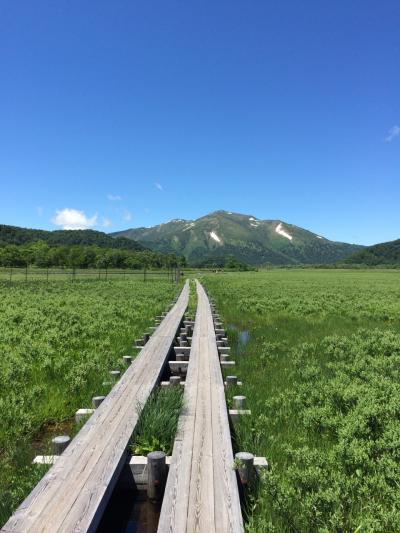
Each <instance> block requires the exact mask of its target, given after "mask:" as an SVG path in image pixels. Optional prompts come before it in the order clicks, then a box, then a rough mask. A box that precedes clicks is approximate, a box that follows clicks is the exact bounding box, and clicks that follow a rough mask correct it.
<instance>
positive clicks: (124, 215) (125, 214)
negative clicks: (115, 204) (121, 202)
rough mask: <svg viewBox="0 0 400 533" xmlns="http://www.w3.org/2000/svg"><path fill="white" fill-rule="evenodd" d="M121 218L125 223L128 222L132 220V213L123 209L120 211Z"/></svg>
mask: <svg viewBox="0 0 400 533" xmlns="http://www.w3.org/2000/svg"><path fill="white" fill-rule="evenodd" d="M122 218H123V219H124V220H125V221H126V222H129V221H130V220H132V213H131V212H130V211H128V210H127V209H124V210H123V211H122Z"/></svg>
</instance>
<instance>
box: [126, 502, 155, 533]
mask: <svg viewBox="0 0 400 533" xmlns="http://www.w3.org/2000/svg"><path fill="white" fill-rule="evenodd" d="M160 510H161V504H154V503H152V502H150V501H148V500H145V501H139V500H136V501H135V504H134V506H133V509H132V512H131V515H130V517H129V520H128V523H127V524H126V528H125V530H124V533H156V531H157V527H158V520H159V518H160Z"/></svg>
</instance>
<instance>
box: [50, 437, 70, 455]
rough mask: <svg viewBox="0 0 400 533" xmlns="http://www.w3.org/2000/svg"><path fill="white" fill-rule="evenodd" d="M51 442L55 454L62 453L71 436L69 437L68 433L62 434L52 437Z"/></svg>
mask: <svg viewBox="0 0 400 533" xmlns="http://www.w3.org/2000/svg"><path fill="white" fill-rule="evenodd" d="M51 442H52V444H53V449H54V455H61V454H62V452H63V451H64V450H65V448H66V447H67V446H68V444H69V443H70V442H71V437H68V435H60V436H58V437H54V439H51Z"/></svg>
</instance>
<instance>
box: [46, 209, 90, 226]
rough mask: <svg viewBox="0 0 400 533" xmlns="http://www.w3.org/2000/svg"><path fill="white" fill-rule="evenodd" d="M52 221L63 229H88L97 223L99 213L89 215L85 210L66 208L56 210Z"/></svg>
mask: <svg viewBox="0 0 400 533" xmlns="http://www.w3.org/2000/svg"><path fill="white" fill-rule="evenodd" d="M51 221H52V222H53V224H55V225H56V226H61V227H62V229H87V228H91V227H93V226H95V225H96V224H97V213H96V214H94V215H93V216H92V217H87V216H86V215H85V213H84V212H83V211H78V210H77V209H69V208H65V209H60V210H58V211H56V214H55V216H54V217H53V218H52V220H51Z"/></svg>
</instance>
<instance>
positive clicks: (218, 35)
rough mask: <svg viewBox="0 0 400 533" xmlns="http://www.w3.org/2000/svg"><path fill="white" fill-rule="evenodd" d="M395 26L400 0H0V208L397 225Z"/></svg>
mask: <svg viewBox="0 0 400 533" xmlns="http://www.w3.org/2000/svg"><path fill="white" fill-rule="evenodd" d="M399 28H400V2H399V0H381V1H377V0H336V1H334V2H332V1H331V2H328V1H325V0H307V1H301V0H291V1H285V0H279V1H278V0H274V1H272V0H270V1H268V0H257V1H251V0H249V1H241V0H228V1H219V0H203V1H200V0H193V1H192V0H191V1H179V2H178V1H175V0H159V1H153V0H142V1H134V0H126V1H122V0H108V1H104V0H91V1H85V0H69V1H66V0H56V1H55V0H48V1H44V0H35V1H32V0H20V1H15V0H2V1H1V2H0V73H1V74H0V223H5V224H14V225H19V226H27V227H37V228H48V229H51V228H53V229H54V228H56V227H62V226H67V227H69V226H71V227H77V226H80V225H83V226H85V225H86V226H90V227H94V228H96V229H101V230H104V231H116V230H119V229H125V228H127V227H136V226H148V225H153V224H157V223H160V222H164V221H166V220H168V219H171V218H195V217H198V216H201V215H204V214H206V213H208V212H210V211H213V210H216V209H226V210H228V211H237V212H242V213H248V214H253V215H255V216H257V217H259V218H267V219H268V218H272V219H281V220H284V221H286V222H289V223H293V224H297V225H299V226H302V227H305V228H307V229H310V230H312V231H315V232H316V233H318V234H322V235H325V236H326V237H328V238H330V239H335V240H343V241H351V242H358V243H362V244H370V243H374V242H379V241H386V240H391V239H395V238H400V30H399ZM66 209H68V210H66ZM76 211H80V212H81V213H77V212H76ZM57 224H58V225H57Z"/></svg>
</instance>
